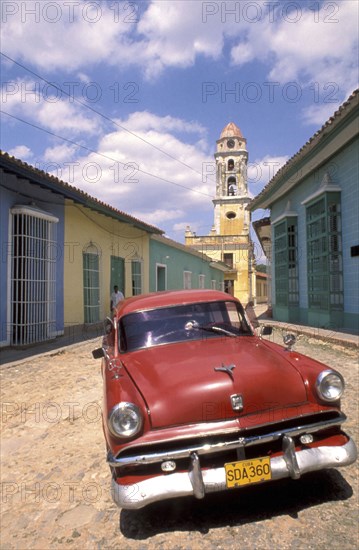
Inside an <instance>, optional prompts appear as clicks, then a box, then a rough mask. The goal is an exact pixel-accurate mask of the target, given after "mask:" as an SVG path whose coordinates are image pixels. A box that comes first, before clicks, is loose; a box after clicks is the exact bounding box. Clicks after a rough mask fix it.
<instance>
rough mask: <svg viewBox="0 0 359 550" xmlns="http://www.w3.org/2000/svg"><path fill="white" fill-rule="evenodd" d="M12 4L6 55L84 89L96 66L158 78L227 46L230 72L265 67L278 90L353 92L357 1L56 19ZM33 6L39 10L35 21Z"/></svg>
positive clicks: (186, 7) (149, 7) (97, 10)
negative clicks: (332, 86) (73, 76)
mask: <svg viewBox="0 0 359 550" xmlns="http://www.w3.org/2000/svg"><path fill="white" fill-rule="evenodd" d="M9 4H10V3H9ZM11 4H12V5H13V6H14V7H16V6H17V7H18V11H17V12H16V13H15V14H14V15H7V16H6V17H5V18H4V22H3V23H4V24H3V43H4V44H6V53H8V54H9V55H10V56H13V57H15V58H17V59H18V58H21V59H23V60H25V61H26V62H28V63H30V64H32V65H36V66H38V67H40V68H42V69H46V71H47V72H48V71H56V70H59V69H63V70H64V71H66V72H71V71H78V74H79V75H80V80H81V82H86V78H87V77H86V74H83V72H84V70H85V71H86V72H87V71H88V70H89V68H90V67H94V66H96V65H98V64H99V63H102V64H107V65H109V66H115V67H116V68H124V67H126V68H128V67H134V66H137V67H140V68H141V69H142V70H143V72H144V74H145V76H146V77H147V78H155V77H158V76H159V75H160V74H161V73H162V72H163V71H164V70H165V69H166V68H168V67H176V68H187V67H190V66H193V65H194V64H195V62H196V60H197V59H198V58H199V57H201V56H205V57H207V58H209V59H212V60H218V59H220V58H221V56H223V53H224V47H225V46H229V48H230V52H231V61H232V64H233V65H234V66H239V67H241V66H243V65H244V64H245V63H249V62H251V61H254V60H259V61H260V62H263V63H265V64H266V65H267V67H268V78H269V79H270V80H273V81H277V82H279V83H282V84H283V83H286V82H289V81H291V80H296V81H298V82H299V83H301V84H304V85H308V84H309V83H311V82H313V81H318V82H320V84H321V86H323V85H324V84H325V83H327V82H336V83H337V84H338V85H339V87H340V89H341V90H342V97H341V100H342V99H343V90H344V91H345V93H346V92H349V93H350V92H351V91H352V90H353V89H354V88H355V87H356V85H357V68H356V63H355V62H354V63H353V60H356V57H357V56H356V52H357V35H358V29H357V21H358V9H359V4H358V2H355V1H353V0H341V2H340V3H334V2H323V3H322V4H320V3H319V2H317V3H313V4H311V5H309V4H308V3H304V2H289V3H280V2H277V3H271V2H266V1H265V0H257V2H249V3H244V2H207V3H206V2H198V1H192V0H186V2H183V1H182V2H180V1H177V2H173V1H168V0H161V1H156V2H149V3H148V4H142V3H141V5H136V4H135V3H134V4H133V6H134V7H132V8H131V5H132V3H128V2H115V3H105V2H87V1H86V0H81V1H79V2H75V3H74V4H73V9H70V7H69V6H70V3H69V2H65V3H63V4H62V3H58V6H59V10H60V15H61V17H59V20H56V21H51V19H55V15H56V13H55V14H54V13H52V12H51V10H50V9H49V8H46V6H50V5H53V4H55V3H54V2H49V3H41V2H35V1H30V0H28V1H26V2H23V1H20V0H18V1H14V2H11ZM96 6H97V7H96ZM268 6H271V7H268ZM137 7H138V8H141V9H139V11H138V13H137ZM31 9H33V10H35V12H36V10H38V12H39V13H38V15H37V21H35V16H33V15H32V16H31V15H30V10H31ZM131 9H132V10H133V12H131V11H130V10H131ZM24 11H26V13H27V14H26V13H24ZM223 63H224V65H225V64H226V63H227V61H226V60H225V59H224V58H223ZM321 91H322V92H323V93H324V92H325V91H324V90H321ZM346 95H348V94H347V93H346Z"/></svg>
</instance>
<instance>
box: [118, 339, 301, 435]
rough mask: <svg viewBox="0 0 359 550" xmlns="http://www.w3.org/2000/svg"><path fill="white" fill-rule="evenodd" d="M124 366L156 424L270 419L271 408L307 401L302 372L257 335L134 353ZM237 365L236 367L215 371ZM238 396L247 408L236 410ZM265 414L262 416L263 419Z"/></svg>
mask: <svg viewBox="0 0 359 550" xmlns="http://www.w3.org/2000/svg"><path fill="white" fill-rule="evenodd" d="M123 363H124V366H125V367H126V369H127V371H128V373H129V375H130V376H131V378H132V379H133V381H134V383H135V385H136V386H137V388H138V389H139V391H140V392H141V394H142V396H143V399H144V400H145V402H146V405H147V408H148V410H149V413H150V419H151V425H152V427H153V428H161V427H165V426H174V425H181V424H189V423H201V422H212V421H218V420H222V419H230V418H235V417H238V416H241V417H243V416H246V415H250V417H251V419H252V422H253V424H258V423H259V424H261V423H265V422H268V421H270V418H269V417H268V411H269V410H273V409H278V408H282V409H283V415H284V416H283V417H284V418H285V409H286V408H287V407H289V406H293V405H297V404H300V403H303V402H305V401H306V400H307V395H306V390H305V386H304V383H303V380H302V378H301V376H300V374H299V372H298V371H297V370H296V369H295V368H294V366H293V365H292V364H291V363H290V362H289V361H288V360H287V359H286V358H285V357H284V356H283V354H282V353H281V352H279V351H278V352H276V351H273V350H272V349H270V348H269V347H267V345H266V344H265V343H264V342H262V341H261V340H259V339H258V338H255V337H242V338H228V337H225V338H213V339H208V340H206V342H205V343H204V342H203V340H199V341H191V342H188V343H187V342H186V343H179V344H169V345H163V346H158V347H155V348H149V349H146V350H139V351H136V352H132V353H130V354H128V355H127V356H126V357H124V361H123ZM229 366H234V368H233V369H228V370H227V371H225V370H215V369H218V368H223V367H229ZM233 394H240V395H241V396H242V398H243V409H242V410H241V411H235V410H233V408H232V404H231V399H230V396H232V395H233ZM261 417H263V418H261Z"/></svg>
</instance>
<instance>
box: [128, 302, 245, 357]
mask: <svg viewBox="0 0 359 550" xmlns="http://www.w3.org/2000/svg"><path fill="white" fill-rule="evenodd" d="M252 334H253V333H252V330H251V328H250V326H249V324H248V323H247V320H246V318H245V316H244V313H243V308H242V306H241V305H240V304H239V303H236V302H231V301H218V302H208V303H206V302H205V303H191V304H185V305H178V306H170V307H162V308H158V309H152V310H148V311H139V312H136V313H129V314H128V315H125V316H124V317H122V319H121V321H120V323H119V345H120V351H121V352H128V351H134V350H136V349H141V348H150V347H154V346H159V345H163V344H170V343H174V342H183V341H188V340H203V339H204V338H218V337H222V338H223V337H238V336H240V335H246V336H251V335H252Z"/></svg>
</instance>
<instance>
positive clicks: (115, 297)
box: [110, 285, 125, 313]
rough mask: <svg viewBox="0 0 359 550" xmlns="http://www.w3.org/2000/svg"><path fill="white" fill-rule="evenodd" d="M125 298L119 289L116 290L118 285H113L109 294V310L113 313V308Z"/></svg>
mask: <svg viewBox="0 0 359 550" xmlns="http://www.w3.org/2000/svg"><path fill="white" fill-rule="evenodd" d="M124 299H125V297H124V295H123V294H122V292H121V291H120V290H118V286H117V285H115V286H114V287H113V292H112V294H111V304H110V307H111V312H112V313H114V312H115V309H116V307H117V306H118V304H119V303H120V302H122V301H123V300H124Z"/></svg>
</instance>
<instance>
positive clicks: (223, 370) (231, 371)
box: [214, 363, 236, 380]
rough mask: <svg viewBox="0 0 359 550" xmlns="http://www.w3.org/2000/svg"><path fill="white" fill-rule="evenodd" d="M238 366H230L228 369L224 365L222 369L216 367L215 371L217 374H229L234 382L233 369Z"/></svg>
mask: <svg viewBox="0 0 359 550" xmlns="http://www.w3.org/2000/svg"><path fill="white" fill-rule="evenodd" d="M235 368H236V366H235V365H228V367H226V366H225V365H224V364H223V363H222V366H221V367H214V370H215V371H216V372H226V373H227V374H229V376H230V377H231V379H232V380H234V377H233V369H235Z"/></svg>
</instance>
